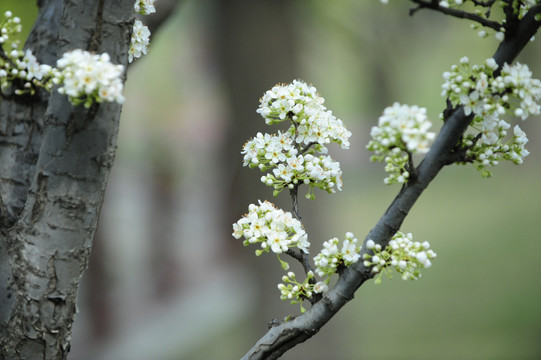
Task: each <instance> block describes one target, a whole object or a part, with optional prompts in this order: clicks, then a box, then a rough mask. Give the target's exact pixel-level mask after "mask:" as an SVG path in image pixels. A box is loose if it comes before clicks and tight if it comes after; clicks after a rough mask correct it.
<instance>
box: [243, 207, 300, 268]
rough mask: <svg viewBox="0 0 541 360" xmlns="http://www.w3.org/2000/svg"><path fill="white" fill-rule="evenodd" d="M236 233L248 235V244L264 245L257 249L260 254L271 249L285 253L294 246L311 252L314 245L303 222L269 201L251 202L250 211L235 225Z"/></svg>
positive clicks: (278, 252)
mask: <svg viewBox="0 0 541 360" xmlns="http://www.w3.org/2000/svg"><path fill="white" fill-rule="evenodd" d="M233 236H234V237H235V238H236V239H240V238H241V237H243V236H244V239H245V240H244V242H243V244H244V246H248V245H250V244H256V243H259V244H261V249H258V250H256V255H258V256H259V255H261V254H262V253H263V252H267V253H268V252H269V251H272V252H274V253H275V254H281V253H283V252H286V251H287V250H288V249H289V248H291V247H297V248H299V249H300V250H302V251H303V252H305V253H308V247H309V246H310V243H309V242H308V235H307V234H306V232H305V231H304V229H303V227H302V224H301V222H300V221H299V220H297V219H295V218H294V217H293V215H292V214H291V213H290V212H285V211H283V210H281V209H277V208H276V207H275V206H274V204H272V203H270V202H268V201H264V202H261V201H259V205H255V204H250V206H249V207H248V214H246V215H244V216H243V217H242V218H241V219H240V220H239V221H237V222H236V223H235V224H233ZM283 264H284V263H283V262H282V266H284V265H283ZM284 267H287V266H284Z"/></svg>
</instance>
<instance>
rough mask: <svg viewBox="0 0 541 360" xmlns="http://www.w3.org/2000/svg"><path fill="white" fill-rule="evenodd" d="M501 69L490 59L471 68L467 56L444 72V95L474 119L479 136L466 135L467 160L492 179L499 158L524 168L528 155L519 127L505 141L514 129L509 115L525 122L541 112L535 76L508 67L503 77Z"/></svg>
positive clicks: (540, 93) (518, 67) (540, 89)
mask: <svg viewBox="0 0 541 360" xmlns="http://www.w3.org/2000/svg"><path fill="white" fill-rule="evenodd" d="M497 69H498V65H497V64H496V61H494V59H492V58H490V59H487V60H486V62H485V63H484V64H483V65H473V66H470V61H469V59H468V58H467V57H464V58H462V59H461V60H460V65H454V66H453V67H452V68H451V71H449V72H445V73H444V74H443V76H444V79H445V83H444V84H443V86H442V89H443V90H442V96H445V97H447V98H448V99H449V100H450V101H451V103H452V104H453V105H454V106H459V105H462V106H463V107H464V113H465V114H466V115H470V114H472V115H473V120H472V124H471V127H472V129H473V130H474V131H475V132H476V133H473V134H471V133H470V134H467V135H466V137H465V139H464V142H463V146H464V148H466V149H467V152H466V155H467V161H469V162H473V163H474V165H475V166H476V167H477V168H478V169H479V170H480V171H481V173H482V175H483V176H490V175H491V173H490V171H488V170H487V168H486V166H493V165H497V164H498V162H499V161H500V160H502V159H503V160H510V161H512V162H514V163H515V164H521V163H522V162H523V158H524V157H525V156H527V155H528V154H529V152H528V151H527V150H526V149H525V148H524V145H525V144H526V143H527V142H528V139H527V138H526V136H525V134H524V132H523V131H522V130H521V129H520V127H518V125H517V126H515V128H514V131H513V134H514V136H513V137H512V138H511V139H510V140H508V141H505V138H506V135H507V133H508V131H507V130H508V129H509V128H510V127H511V125H510V124H509V123H508V122H506V121H505V120H502V119H501V116H503V115H504V114H506V113H509V112H510V113H512V114H513V115H515V116H517V117H520V118H521V119H523V120H525V119H526V118H528V117H529V116H530V115H539V114H541V106H540V105H539V100H540V99H541V81H539V80H537V79H533V78H532V73H531V71H530V70H529V69H528V66H526V65H522V64H520V63H517V64H515V65H513V66H509V65H508V64H504V66H503V67H502V69H501V72H500V74H499V75H498V76H495V75H494V72H495V71H496V70H497Z"/></svg>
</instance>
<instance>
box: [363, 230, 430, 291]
mask: <svg viewBox="0 0 541 360" xmlns="http://www.w3.org/2000/svg"><path fill="white" fill-rule="evenodd" d="M366 247H367V248H368V249H370V250H372V252H373V255H370V254H365V255H364V266H367V267H369V266H372V272H374V273H377V274H379V276H378V277H376V283H380V282H381V274H382V273H384V272H385V273H386V274H387V275H388V276H389V277H390V276H391V275H392V272H391V269H392V268H394V269H395V270H396V271H397V272H398V273H399V274H401V275H402V279H403V280H417V279H418V278H420V277H421V269H423V268H425V269H426V268H429V267H430V266H432V262H431V261H430V260H431V259H434V258H436V253H435V252H434V251H432V250H431V249H430V244H429V243H428V241H425V242H423V243H419V242H417V241H413V237H412V235H411V234H404V233H402V232H400V231H399V232H397V233H396V234H395V235H394V236H393V237H392V239H391V241H390V242H389V244H388V245H387V246H386V247H385V249H382V248H381V245H379V244H375V243H374V241H373V240H368V241H367V242H366Z"/></svg>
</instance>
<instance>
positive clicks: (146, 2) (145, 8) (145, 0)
mask: <svg viewBox="0 0 541 360" xmlns="http://www.w3.org/2000/svg"><path fill="white" fill-rule="evenodd" d="M154 1H155V0H136V1H135V4H134V5H133V8H134V9H135V12H136V13H139V14H141V15H149V14H152V13H154V12H156V8H155V7H154Z"/></svg>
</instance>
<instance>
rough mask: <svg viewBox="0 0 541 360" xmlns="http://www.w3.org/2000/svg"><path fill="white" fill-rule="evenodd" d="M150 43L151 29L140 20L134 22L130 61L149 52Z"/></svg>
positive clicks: (129, 52) (129, 54)
mask: <svg viewBox="0 0 541 360" xmlns="http://www.w3.org/2000/svg"><path fill="white" fill-rule="evenodd" d="M149 44H150V30H148V27H146V26H145V25H143V23H142V22H141V21H139V20H135V23H134V24H133V32H132V35H131V42H130V49H129V51H128V61H129V62H132V61H133V60H134V59H138V58H140V57H141V56H143V55H144V54H146V53H147V50H148V46H149Z"/></svg>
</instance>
